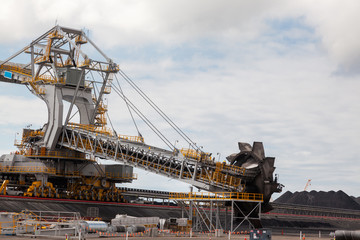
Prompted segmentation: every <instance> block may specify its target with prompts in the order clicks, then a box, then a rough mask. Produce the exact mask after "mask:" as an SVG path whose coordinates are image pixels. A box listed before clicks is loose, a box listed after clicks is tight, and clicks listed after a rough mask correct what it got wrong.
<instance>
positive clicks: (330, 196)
mask: <svg viewBox="0 0 360 240" xmlns="http://www.w3.org/2000/svg"><path fill="white" fill-rule="evenodd" d="M274 202H276V203H288V204H298V205H308V206H318V207H329V208H342V209H352V210H360V204H359V203H358V202H357V201H356V200H355V199H354V198H352V197H350V196H349V195H347V194H346V193H344V192H343V191H337V192H334V191H330V192H324V191H319V192H317V191H311V192H307V191H303V192H295V193H292V192H290V191H287V192H285V193H284V194H283V195H281V196H280V197H279V198H278V199H276V200H275V201H274Z"/></svg>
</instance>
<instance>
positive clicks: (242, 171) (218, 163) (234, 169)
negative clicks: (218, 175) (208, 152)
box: [216, 162, 245, 175]
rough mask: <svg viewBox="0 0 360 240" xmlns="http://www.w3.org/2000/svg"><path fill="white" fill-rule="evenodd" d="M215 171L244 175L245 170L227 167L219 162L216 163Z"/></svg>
mask: <svg viewBox="0 0 360 240" xmlns="http://www.w3.org/2000/svg"><path fill="white" fill-rule="evenodd" d="M216 169H217V170H219V171H221V170H226V171H231V172H235V173H238V174H242V175H244V174H245V168H243V167H238V166H234V165H227V164H225V163H221V162H217V163H216Z"/></svg>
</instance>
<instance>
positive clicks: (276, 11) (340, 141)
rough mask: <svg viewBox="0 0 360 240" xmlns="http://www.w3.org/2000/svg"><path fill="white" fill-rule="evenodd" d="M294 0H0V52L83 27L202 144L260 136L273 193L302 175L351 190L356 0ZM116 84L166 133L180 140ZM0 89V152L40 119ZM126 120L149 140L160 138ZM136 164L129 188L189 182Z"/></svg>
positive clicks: (32, 100)
mask: <svg viewBox="0 0 360 240" xmlns="http://www.w3.org/2000/svg"><path fill="white" fill-rule="evenodd" d="M297 2H298V3H295V1H285V0H284V1H268V0H266V1H265V0H263V1H260V0H251V1H239V0H227V1H220V0H218V1H216V0H197V1H190V0H182V1H164V0H152V1H146V0H143V1H136V0H135V1H134V0H132V1H130V0H129V1H125V0H121V1H119V0H113V1H106V0H105V1H91V0H87V1H67V0H64V1H48V0H37V1H29V0H23V1H18V0H13V1H3V2H2V4H1V8H0V29H1V37H0V60H3V59H5V58H7V57H8V56H10V55H11V54H13V53H15V52H16V51H18V50H19V49H21V48H22V47H24V46H25V45H26V44H28V43H30V42H31V40H33V39H35V38H36V37H37V36H39V35H41V34H42V33H44V32H45V31H47V30H48V29H50V28H51V27H53V26H54V25H55V23H56V22H57V23H58V24H59V25H62V26H68V27H72V28H79V29H85V31H86V32H87V33H88V34H89V35H90V38H92V39H93V40H94V42H96V43H97V45H98V46H100V48H101V49H102V50H103V51H104V52H106V53H107V55H108V56H110V57H111V58H112V59H113V60H114V61H115V62H116V63H118V64H119V65H120V67H121V68H122V70H123V71H124V72H126V73H127V74H128V75H129V76H130V77H131V78H132V79H133V81H135V82H136V83H137V84H138V85H139V86H140V87H141V89H142V90H143V91H144V92H146V93H147V94H148V95H149V97H150V98H151V99H152V100H153V101H154V102H156V103H157V104H158V105H159V106H160V107H161V108H162V109H163V110H164V112H166V113H167V114H168V115H169V116H170V117H171V118H172V120H173V121H174V122H175V123H177V125H179V126H180V127H181V128H182V129H183V131H185V132H186V133H187V134H188V135H189V136H190V137H191V138H192V139H193V141H194V142H196V143H197V144H198V145H199V146H203V148H204V150H205V151H207V152H212V153H213V155H214V156H216V157H219V156H220V157H221V160H223V159H224V157H225V156H228V155H230V154H231V153H234V152H238V147H237V142H238V141H242V142H249V143H252V142H253V141H261V142H263V143H264V146H265V152H266V155H267V156H273V157H276V162H275V164H276V167H277V169H276V173H278V174H279V176H280V182H281V183H282V184H284V185H285V189H284V190H290V191H302V190H303V189H304V186H305V184H306V182H307V180H308V179H312V185H311V186H310V187H309V190H317V191H320V190H323V191H330V190H335V191H337V190H343V191H345V192H346V193H348V194H349V195H354V196H360V187H359V186H360V175H359V172H360V163H359V159H358V157H357V156H358V155H359V152H358V151H359V149H360V139H359V138H360V121H359V118H360V64H359V63H360V41H359V39H360V28H359V27H357V24H358V23H359V22H360V15H359V14H358V10H359V9H360V2H359V1H356V0H354V1H351V0H349V1H331V0H326V1H325V0H323V1H321V0H319V1H316V4H314V1H310V0H309V1H307V0H303V1H297ZM120 84H122V86H123V87H124V90H125V94H127V95H128V96H129V98H134V100H133V101H134V102H136V103H137V104H139V105H140V106H141V107H143V111H144V112H146V113H147V114H149V115H150V116H151V117H152V119H153V121H154V123H155V124H157V126H158V127H159V128H160V129H162V130H163V131H164V132H165V133H166V134H167V136H168V137H169V139H170V141H173V142H175V141H176V140H180V139H179V137H178V136H176V135H175V134H174V133H173V132H171V131H170V130H169V129H168V127H167V126H166V125H165V124H164V122H161V121H160V119H157V118H156V115H155V114H153V113H151V112H150V111H149V108H148V107H146V106H145V105H144V104H143V103H141V102H140V100H139V99H137V98H136V96H135V94H134V93H133V92H132V91H131V89H129V87H128V86H126V84H125V82H124V81H121V80H120ZM0 86H1V87H0V116H1V117H0V132H1V135H0V136H1V137H0V153H7V152H10V151H13V150H15V148H14V147H13V140H14V138H15V136H16V133H18V132H21V129H22V128H23V127H25V126H26V125H28V124H32V125H33V127H36V128H37V127H40V126H41V125H42V124H43V123H45V122H46V121H47V119H46V117H47V116H46V115H47V113H46V107H45V104H44V103H42V102H41V101H40V100H38V99H37V98H36V97H35V96H33V95H31V94H30V93H29V92H28V90H27V89H26V88H25V87H24V86H15V85H11V84H7V83H0ZM107 102H108V104H109V114H110V117H111V120H112V122H113V124H114V126H115V128H116V129H117V132H118V133H124V134H130V135H136V130H135V127H134V126H133V124H132V121H131V118H130V115H129V113H128V111H127V109H126V107H125V105H124V104H123V103H122V102H121V100H120V98H119V97H117V96H116V95H115V94H113V95H110V96H109V97H108V98H107ZM137 122H138V124H139V127H140V132H141V133H142V134H143V136H144V137H145V141H146V142H147V143H148V144H151V145H155V146H164V144H163V143H162V142H161V141H160V140H158V139H157V138H156V137H155V136H153V134H151V132H150V131H149V130H148V129H147V128H146V126H145V125H144V124H141V123H140V122H139V120H138V119H137ZM181 144H183V143H182V141H180V142H179V143H177V146H178V145H181ZM179 147H180V146H179ZM185 147H186V146H185ZM217 153H219V154H217ZM137 172H138V173H139V179H138V180H137V181H136V183H135V184H133V186H134V187H139V188H154V189H159V190H169V191H188V190H189V188H188V186H186V185H185V184H182V183H180V182H177V181H175V180H171V181H169V180H168V179H166V178H162V177H159V176H156V175H152V174H149V173H145V172H142V171H138V170H137ZM277 196H278V195H274V197H275V198H276V197H277Z"/></svg>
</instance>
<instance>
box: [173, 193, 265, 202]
mask: <svg viewBox="0 0 360 240" xmlns="http://www.w3.org/2000/svg"><path fill="white" fill-rule="evenodd" d="M169 199H171V200H184V201H186V200H196V201H210V200H213V201H220V200H223V201H226V200H227V201H229V200H230V201H251V202H263V201H264V197H263V194H260V193H241V192H217V193H211V192H189V193H178V192H171V193H169Z"/></svg>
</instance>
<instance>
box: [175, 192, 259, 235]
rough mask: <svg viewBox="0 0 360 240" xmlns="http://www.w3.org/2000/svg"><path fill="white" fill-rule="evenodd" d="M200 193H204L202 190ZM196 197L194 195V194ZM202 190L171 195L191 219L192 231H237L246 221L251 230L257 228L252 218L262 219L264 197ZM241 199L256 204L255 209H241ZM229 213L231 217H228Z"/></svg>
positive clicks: (254, 219) (183, 213)
mask: <svg viewBox="0 0 360 240" xmlns="http://www.w3.org/2000/svg"><path fill="white" fill-rule="evenodd" d="M200 194H201V193H200ZM194 196H195V197H194ZM196 196H199V193H188V194H180V195H179V194H175V196H174V195H170V199H172V200H174V201H175V202H176V203H178V205H180V206H181V209H182V215H183V217H184V216H185V214H186V215H187V217H188V219H189V220H191V221H192V224H193V231H209V232H215V230H218V229H223V230H229V231H230V232H236V231H238V230H239V229H240V227H242V226H243V225H244V224H245V223H247V224H248V226H249V228H250V229H254V228H256V227H255V226H254V224H253V221H260V220H261V203H262V202H263V201H262V198H261V197H260V196H259V198H257V197H255V196H239V195H238V196H237V197H235V196H236V193H233V196H229V193H219V194H214V195H207V197H206V196H204V195H203V194H201V197H196ZM239 202H248V203H253V208H252V209H251V211H249V212H244V211H243V210H242V209H241V208H239V206H238V204H237V203H239ZM229 212H230V217H229V216H228V215H229Z"/></svg>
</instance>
